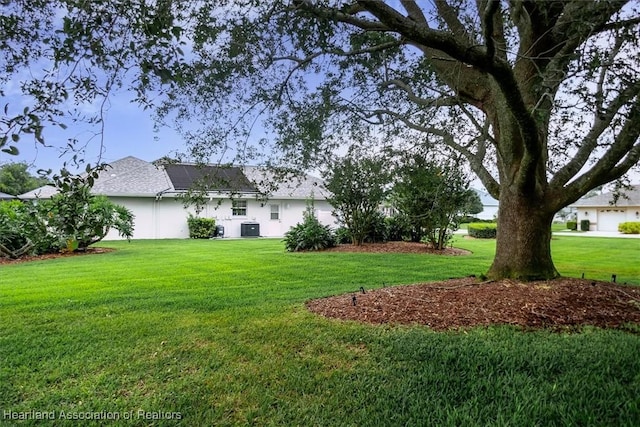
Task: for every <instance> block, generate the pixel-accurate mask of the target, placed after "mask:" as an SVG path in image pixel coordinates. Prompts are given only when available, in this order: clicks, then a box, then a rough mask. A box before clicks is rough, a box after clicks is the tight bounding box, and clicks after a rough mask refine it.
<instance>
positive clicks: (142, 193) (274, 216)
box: [20, 157, 335, 240]
mask: <svg viewBox="0 0 640 427" xmlns="http://www.w3.org/2000/svg"><path fill="white" fill-rule="evenodd" d="M203 176H208V177H209V178H212V179H211V180H210V182H211V185H210V186H209V187H208V188H209V189H210V191H208V193H207V196H208V197H209V201H208V202H207V203H206V205H205V206H204V209H203V210H202V212H200V216H201V217H206V218H214V219H215V220H216V225H219V226H222V227H224V237H253V236H257V235H259V236H263V237H282V236H283V235H284V233H286V232H287V231H288V230H289V228H290V227H292V226H294V225H296V224H297V223H299V222H302V220H303V213H304V211H305V209H306V206H307V202H308V200H311V199H313V203H314V208H315V211H316V215H317V217H318V219H319V220H320V221H321V222H323V223H324V224H329V225H332V224H333V222H334V219H335V218H334V217H333V216H332V215H331V206H330V205H329V203H328V202H327V201H326V199H325V196H324V195H325V194H326V190H325V189H324V187H323V185H322V181H321V180H320V179H318V178H315V177H313V176H310V175H306V176H304V177H303V178H302V179H300V180H294V181H292V182H286V183H280V184H278V185H276V182H275V181H274V180H273V179H272V174H271V173H269V172H268V171H266V170H264V169H262V168H259V167H251V166H244V167H224V168H223V167H220V168H218V167H215V166H205V167H200V166H196V165H194V164H169V165H164V166H156V165H154V164H152V163H150V162H146V161H144V160H140V159H138V158H135V157H125V158H124V159H120V160H117V161H115V162H113V163H111V167H110V168H108V169H107V170H105V171H102V172H100V175H99V177H98V179H96V181H95V184H94V186H93V189H92V192H93V193H95V194H100V195H104V196H107V197H109V199H111V200H112V201H113V202H114V203H117V204H119V205H122V206H125V207H126V208H128V209H129V210H131V211H132V212H133V214H134V215H135V228H134V233H133V237H134V238H135V239H169V238H187V237H189V230H188V227H187V218H188V216H189V213H191V214H194V215H195V209H194V208H192V207H189V208H185V207H184V205H183V203H182V199H181V198H180V197H179V196H180V195H181V194H183V193H184V192H185V191H186V190H187V189H189V188H190V187H191V186H192V185H194V184H195V183H197V182H198V180H199V179H201V178H202V177H203ZM55 191H56V190H55V188H53V187H51V186H45V187H41V188H39V189H36V190H33V191H30V192H29V193H26V194H23V195H21V196H20V198H21V199H34V198H48V197H50V196H51V195H52V194H54V193H55ZM230 196H232V197H230ZM119 238H120V237H119V236H118V234H117V232H116V231H115V230H112V231H111V232H110V233H109V234H108V235H107V237H106V239H112V240H113V239H119Z"/></svg>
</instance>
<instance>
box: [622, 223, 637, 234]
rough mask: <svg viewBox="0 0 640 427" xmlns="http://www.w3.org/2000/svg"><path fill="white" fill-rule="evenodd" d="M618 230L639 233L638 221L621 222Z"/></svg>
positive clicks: (626, 232)
mask: <svg viewBox="0 0 640 427" xmlns="http://www.w3.org/2000/svg"><path fill="white" fill-rule="evenodd" d="M618 231H619V232H621V233H622V234H640V222H637V221H636V222H621V223H620V224H618Z"/></svg>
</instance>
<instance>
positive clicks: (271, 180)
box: [20, 156, 327, 199]
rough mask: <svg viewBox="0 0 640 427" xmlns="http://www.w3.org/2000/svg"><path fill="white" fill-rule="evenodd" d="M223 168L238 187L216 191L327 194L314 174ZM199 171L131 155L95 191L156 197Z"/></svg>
mask: <svg viewBox="0 0 640 427" xmlns="http://www.w3.org/2000/svg"><path fill="white" fill-rule="evenodd" d="M205 169H207V170H212V171H215V170H216V168H215V167H213V166H205ZM223 170H224V171H225V172H224V173H223V175H224V177H226V178H228V179H229V180H231V181H233V183H235V184H232V185H236V187H234V188H231V187H230V186H229V185H222V184H220V188H216V189H215V190H213V191H221V192H228V191H230V190H232V191H242V192H245V193H255V192H256V190H257V191H259V192H262V193H265V194H268V196H269V197H270V198H272V199H274V198H279V199H282V198H284V199H287V198H288V199H306V198H309V197H310V196H311V194H313V196H314V198H315V199H323V198H324V196H325V195H326V194H327V191H326V189H324V186H323V181H322V180H321V179H319V178H316V177H313V176H310V175H305V176H303V177H302V178H300V179H294V180H291V181H287V182H278V180H277V179H276V178H275V176H274V173H273V172H271V171H269V170H268V169H265V168H260V167H256V166H245V167H242V168H240V167H231V168H225V169H223ZM199 174H200V175H202V169H200V170H198V168H197V167H196V166H195V165H193V164H175V165H173V164H170V165H165V166H157V167H156V166H155V165H153V164H152V163H150V162H147V161H144V160H140V159H138V158H136V157H131V156H129V157H125V158H123V159H120V160H116V161H115V162H113V163H111V167H110V168H107V170H105V171H102V172H100V174H99V176H98V179H96V181H95V184H94V186H93V189H92V192H93V193H94V194H101V195H105V196H122V197H154V196H156V195H157V194H159V193H175V192H180V191H182V190H185V189H186V188H188V184H190V183H192V182H193V180H194V179H195V178H197V176H198V175H199ZM223 182H226V180H223ZM227 184H228V182H227ZM56 192H57V190H56V189H55V188H54V187H52V186H48V185H47V186H44V187H40V188H38V189H35V190H33V191H30V192H28V193H25V194H22V195H21V196H20V198H22V199H34V198H49V197H51V196H52V195H54V194H55V193H56Z"/></svg>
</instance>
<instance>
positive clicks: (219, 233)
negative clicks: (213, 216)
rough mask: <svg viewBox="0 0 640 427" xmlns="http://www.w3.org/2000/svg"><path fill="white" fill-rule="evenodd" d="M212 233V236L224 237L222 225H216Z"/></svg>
mask: <svg viewBox="0 0 640 427" xmlns="http://www.w3.org/2000/svg"><path fill="white" fill-rule="evenodd" d="M213 233H214V234H213V237H224V227H223V226H222V225H216V229H215V231H214V232H213Z"/></svg>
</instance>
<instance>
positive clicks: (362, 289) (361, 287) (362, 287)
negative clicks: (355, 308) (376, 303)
mask: <svg viewBox="0 0 640 427" xmlns="http://www.w3.org/2000/svg"><path fill="white" fill-rule="evenodd" d="M360 292H362V293H363V294H364V293H365V291H364V286H360Z"/></svg>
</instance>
